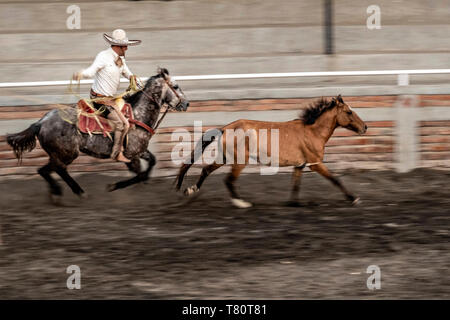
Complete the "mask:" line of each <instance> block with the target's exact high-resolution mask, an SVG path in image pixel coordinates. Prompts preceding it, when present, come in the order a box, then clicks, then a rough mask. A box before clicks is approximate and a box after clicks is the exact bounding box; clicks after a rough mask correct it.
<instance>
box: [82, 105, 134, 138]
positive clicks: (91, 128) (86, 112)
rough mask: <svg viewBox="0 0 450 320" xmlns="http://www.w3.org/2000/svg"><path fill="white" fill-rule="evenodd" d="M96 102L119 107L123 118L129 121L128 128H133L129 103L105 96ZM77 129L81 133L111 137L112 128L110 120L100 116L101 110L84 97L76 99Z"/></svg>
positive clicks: (131, 110)
mask: <svg viewBox="0 0 450 320" xmlns="http://www.w3.org/2000/svg"><path fill="white" fill-rule="evenodd" d="M96 102H97V103H98V104H102V105H107V106H111V107H114V106H116V107H119V109H120V110H121V112H122V113H123V115H124V116H125V118H127V119H128V122H129V123H130V128H133V124H134V123H135V120H134V117H133V109H132V108H131V105H130V104H129V103H125V100H123V99H122V98H117V99H111V98H105V99H102V100H99V101H96ZM77 106H78V129H79V130H80V131H81V132H83V133H88V134H103V136H105V137H109V138H111V135H110V133H111V132H112V131H113V130H114V126H113V125H112V123H111V121H109V120H108V119H106V118H105V117H103V116H101V113H102V112H101V110H100V111H99V110H97V109H95V108H94V107H93V106H92V104H91V103H89V102H87V101H86V100H85V99H81V100H80V101H78V104H77Z"/></svg>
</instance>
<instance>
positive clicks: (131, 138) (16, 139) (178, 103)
mask: <svg viewBox="0 0 450 320" xmlns="http://www.w3.org/2000/svg"><path fill="white" fill-rule="evenodd" d="M125 100H126V102H128V103H130V104H131V106H132V109H133V113H134V118H135V119H136V120H138V121H140V122H142V123H144V124H145V125H147V126H149V127H150V128H154V126H155V124H156V122H157V120H158V116H159V113H160V111H161V106H162V105H164V104H167V106H168V108H171V109H175V110H177V111H186V109H187V108H188V106H189V102H188V100H187V99H186V98H185V96H184V93H183V91H182V90H181V89H180V87H179V86H178V85H177V84H176V83H175V82H174V81H173V80H171V78H170V76H169V72H168V70H167V69H164V68H161V69H159V70H158V74H157V75H155V76H153V77H151V78H150V79H149V80H148V81H147V83H146V84H145V86H144V88H143V89H142V90H141V91H138V92H137V93H134V94H133V95H131V96H129V97H126V98H125ZM63 111H64V112H62V111H61V110H52V111H50V112H48V113H47V114H46V115H45V116H44V117H43V118H42V119H40V120H39V121H37V122H35V123H33V124H32V125H31V126H30V127H29V128H28V129H26V130H24V131H22V132H19V133H16V134H10V135H8V136H7V142H8V144H9V145H10V146H11V147H12V148H13V150H14V153H15V155H16V157H17V159H18V160H19V162H20V160H21V158H22V154H23V152H24V151H31V150H33V149H34V148H35V147H36V137H37V138H38V139H39V142H40V144H41V147H42V149H44V150H45V151H46V152H47V153H48V155H49V157H50V159H49V162H48V164H46V165H45V166H43V167H42V168H40V169H39V170H38V173H39V174H40V175H41V176H42V177H43V178H44V179H45V180H46V181H47V182H48V184H49V186H50V196H51V199H52V201H54V202H55V203H58V202H59V199H60V197H61V196H62V190H61V186H60V185H59V184H58V183H57V182H56V181H55V180H54V179H53V178H52V176H51V175H50V174H51V173H52V172H53V171H55V172H56V173H57V174H58V175H59V176H60V177H61V178H62V179H63V180H64V181H65V182H66V183H67V184H68V185H69V187H70V188H71V189H72V191H73V192H74V193H75V194H77V195H79V196H80V197H84V196H85V195H86V194H85V192H84V191H83V189H81V187H80V186H79V185H78V183H77V182H76V181H75V180H74V179H73V178H72V177H71V176H70V175H69V173H68V172H67V166H68V165H69V164H71V163H72V162H73V161H74V160H75V159H76V158H77V157H78V155H79V153H80V152H83V153H85V154H88V155H90V156H92V157H96V158H109V157H110V154H111V150H112V145H113V142H112V141H111V140H110V139H109V138H108V137H104V136H103V135H98V134H95V135H89V134H84V133H80V132H79V131H78V129H77V126H76V124H72V123H70V122H68V121H66V120H64V119H63V118H66V117H69V118H72V119H76V112H77V110H76V108H67V109H64V110H63ZM62 113H63V114H64V116H62ZM151 136H152V134H151V133H150V132H149V131H147V130H146V129H144V128H142V127H140V126H137V125H136V126H135V129H132V130H130V131H129V133H128V139H126V140H128V141H127V143H126V146H125V147H124V148H125V150H124V155H125V156H126V157H127V158H129V159H130V160H131V162H130V163H126V165H127V166H128V169H129V170H131V171H132V172H135V173H136V176H135V177H133V178H131V179H127V180H123V181H119V182H117V183H115V184H112V185H109V186H108V190H109V191H113V190H116V189H120V188H125V187H127V186H130V185H132V184H135V183H138V182H142V181H146V180H147V179H148V178H149V174H150V172H151V170H152V168H153V166H154V165H155V163H156V158H155V156H154V155H153V154H152V153H151V152H150V151H148V143H149V141H150V138H151ZM141 159H143V160H145V161H147V162H148V166H147V168H146V169H144V168H141V161H140V160H141Z"/></svg>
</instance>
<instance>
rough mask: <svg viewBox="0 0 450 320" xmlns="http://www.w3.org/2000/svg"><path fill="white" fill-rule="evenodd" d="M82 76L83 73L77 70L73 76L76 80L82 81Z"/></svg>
mask: <svg viewBox="0 0 450 320" xmlns="http://www.w3.org/2000/svg"><path fill="white" fill-rule="evenodd" d="M82 77H83V76H82V75H81V72H75V73H74V74H73V76H72V79H73V80H75V81H80V80H81V78H82Z"/></svg>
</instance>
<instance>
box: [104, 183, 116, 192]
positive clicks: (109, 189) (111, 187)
mask: <svg viewBox="0 0 450 320" xmlns="http://www.w3.org/2000/svg"><path fill="white" fill-rule="evenodd" d="M114 190H116V185H115V184H114V183H111V184H108V185H106V191H108V192H112V191H114Z"/></svg>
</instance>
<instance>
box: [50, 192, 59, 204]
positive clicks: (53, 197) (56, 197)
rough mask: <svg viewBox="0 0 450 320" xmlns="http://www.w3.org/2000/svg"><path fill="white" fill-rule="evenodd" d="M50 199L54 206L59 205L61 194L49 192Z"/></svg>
mask: <svg viewBox="0 0 450 320" xmlns="http://www.w3.org/2000/svg"><path fill="white" fill-rule="evenodd" d="M50 201H51V203H52V204H53V205H55V206H61V205H62V195H60V194H50Z"/></svg>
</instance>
